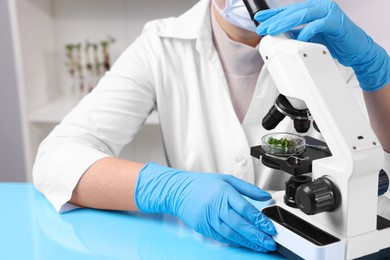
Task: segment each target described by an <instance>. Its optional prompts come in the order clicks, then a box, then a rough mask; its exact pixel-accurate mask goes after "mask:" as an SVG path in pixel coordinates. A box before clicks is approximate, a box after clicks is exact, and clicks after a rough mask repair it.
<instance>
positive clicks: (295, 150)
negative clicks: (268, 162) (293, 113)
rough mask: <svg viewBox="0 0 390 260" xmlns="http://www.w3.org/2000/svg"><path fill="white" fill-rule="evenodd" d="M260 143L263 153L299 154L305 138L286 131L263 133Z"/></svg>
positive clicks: (302, 148)
mask: <svg viewBox="0 0 390 260" xmlns="http://www.w3.org/2000/svg"><path fill="white" fill-rule="evenodd" d="M261 143H262V144H261V147H262V148H263V151H264V152H265V153H268V154H271V155H277V156H290V155H293V154H300V153H301V152H302V151H303V150H304V149H305V145H306V141H305V138H303V137H302V136H299V135H296V134H292V133H287V132H278V133H271V134H267V135H264V136H263V138H262V139H261Z"/></svg>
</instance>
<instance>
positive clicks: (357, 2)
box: [335, 0, 390, 53]
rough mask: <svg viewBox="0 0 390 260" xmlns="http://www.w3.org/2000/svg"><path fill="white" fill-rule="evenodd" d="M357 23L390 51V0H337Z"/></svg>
mask: <svg viewBox="0 0 390 260" xmlns="http://www.w3.org/2000/svg"><path fill="white" fill-rule="evenodd" d="M335 2H337V3H338V4H339V5H340V7H341V8H342V9H343V10H344V12H345V13H346V14H347V15H348V17H349V18H351V19H352V20H353V21H354V22H355V23H356V24H357V25H359V26H360V27H361V28H362V29H364V30H365V31H366V32H367V33H368V34H369V35H370V36H371V37H372V38H373V39H374V40H375V41H376V42H377V43H378V44H379V45H381V46H382V47H383V48H385V49H386V50H387V53H390V15H389V10H390V0H335Z"/></svg>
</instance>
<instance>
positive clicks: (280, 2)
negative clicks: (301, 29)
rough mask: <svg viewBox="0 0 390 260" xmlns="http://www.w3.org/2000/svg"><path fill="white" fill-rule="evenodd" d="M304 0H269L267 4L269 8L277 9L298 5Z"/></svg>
mask: <svg viewBox="0 0 390 260" xmlns="http://www.w3.org/2000/svg"><path fill="white" fill-rule="evenodd" d="M303 1H304V0H267V1H266V2H267V4H268V6H269V8H276V7H281V6H284V5H291V4H296V3H299V2H303Z"/></svg>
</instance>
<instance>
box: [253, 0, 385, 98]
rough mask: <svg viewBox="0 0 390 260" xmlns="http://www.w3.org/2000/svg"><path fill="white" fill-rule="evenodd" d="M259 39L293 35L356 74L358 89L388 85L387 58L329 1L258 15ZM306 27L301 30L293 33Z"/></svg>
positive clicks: (307, 3) (298, 5)
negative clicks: (317, 45)
mask: <svg viewBox="0 0 390 260" xmlns="http://www.w3.org/2000/svg"><path fill="white" fill-rule="evenodd" d="M254 18H255V19H256V20H257V21H258V22H259V23H260V25H259V26H258V27H257V30H256V32H257V33H258V34H259V35H266V34H269V35H272V36H275V35H278V34H281V33H283V32H286V31H292V32H293V34H294V35H295V36H296V39H297V40H301V41H310V42H316V43H320V44H323V45H325V46H326V47H327V48H328V49H329V51H330V52H331V54H332V55H333V57H334V58H336V59H337V60H338V61H339V62H340V63H341V64H343V65H345V66H350V67H352V68H353V70H354V71H355V74H356V76H357V79H358V80H359V82H360V85H361V87H362V88H363V89H364V90H366V91H375V90H378V89H380V88H382V87H384V86H385V85H386V84H387V83H388V82H390V57H389V55H388V54H387V52H386V50H384V49H383V48H382V47H381V46H379V45H378V44H376V43H375V42H374V41H373V40H372V39H371V37H369V36H368V35H367V34H366V33H365V32H364V31H363V30H362V29H361V28H359V27H358V26H357V25H356V24H354V23H353V22H352V21H351V20H350V19H349V18H348V17H347V16H346V15H345V13H344V12H343V11H342V10H341V9H340V7H339V6H338V5H337V4H336V3H335V2H333V1H330V0H308V1H304V2H301V3H297V4H293V5H287V6H282V7H279V8H274V9H268V10H264V11H260V12H258V13H257V14H256V15H255V17H254ZM301 25H306V26H304V28H303V29H297V30H295V31H294V30H293V29H294V28H295V27H297V26H301Z"/></svg>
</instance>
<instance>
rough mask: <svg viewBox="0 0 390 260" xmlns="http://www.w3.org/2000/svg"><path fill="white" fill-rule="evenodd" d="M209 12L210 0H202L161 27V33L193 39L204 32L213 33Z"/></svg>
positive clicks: (162, 34) (171, 36)
mask: <svg viewBox="0 0 390 260" xmlns="http://www.w3.org/2000/svg"><path fill="white" fill-rule="evenodd" d="M209 12H210V0H200V1H199V2H198V3H196V4H195V5H194V6H193V7H192V8H191V9H189V10H188V11H187V12H185V13H184V14H182V15H180V16H179V17H177V19H175V21H174V23H173V24H171V25H170V26H165V27H163V28H161V29H160V31H159V35H160V36H161V37H167V38H178V39H188V40H191V39H197V38H199V36H201V35H202V34H204V33H211V22H210V15H209ZM205 31H207V32H205Z"/></svg>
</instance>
